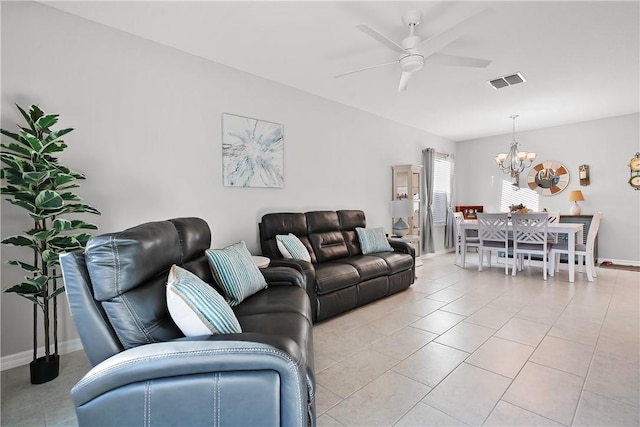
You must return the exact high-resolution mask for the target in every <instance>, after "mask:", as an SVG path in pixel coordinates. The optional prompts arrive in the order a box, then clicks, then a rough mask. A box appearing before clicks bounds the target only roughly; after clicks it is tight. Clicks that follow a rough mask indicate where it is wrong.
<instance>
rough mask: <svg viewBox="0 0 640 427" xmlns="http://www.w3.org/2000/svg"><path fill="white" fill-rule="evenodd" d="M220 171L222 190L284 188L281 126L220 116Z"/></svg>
mask: <svg viewBox="0 0 640 427" xmlns="http://www.w3.org/2000/svg"><path fill="white" fill-rule="evenodd" d="M222 171H223V181H224V186H225V187H262V188H282V187H284V126H283V125H281V124H278V123H272V122H267V121H264V120H258V119H252V118H249V117H242V116H236V115H233V114H226V113H225V114H223V115H222Z"/></svg>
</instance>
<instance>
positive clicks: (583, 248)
mask: <svg viewBox="0 0 640 427" xmlns="http://www.w3.org/2000/svg"><path fill="white" fill-rule="evenodd" d="M601 220H602V212H597V213H596V214H595V215H593V218H592V219H591V225H589V231H588V232H587V240H586V243H585V244H582V243H580V242H576V247H575V254H576V256H578V257H579V258H578V259H579V260H582V257H585V258H586V260H585V270H586V271H587V280H588V281H589V282H593V278H594V277H598V273H597V272H596V259H595V256H594V246H595V241H596V236H597V235H598V230H599V229H600V221H601ZM560 254H567V255H568V254H569V244H568V243H567V242H559V243H555V244H553V245H551V251H550V256H549V262H550V264H551V268H552V270H551V275H553V273H554V271H559V270H560V256H559V255H560ZM569 262H575V259H570V260H569ZM580 264H582V262H580Z"/></svg>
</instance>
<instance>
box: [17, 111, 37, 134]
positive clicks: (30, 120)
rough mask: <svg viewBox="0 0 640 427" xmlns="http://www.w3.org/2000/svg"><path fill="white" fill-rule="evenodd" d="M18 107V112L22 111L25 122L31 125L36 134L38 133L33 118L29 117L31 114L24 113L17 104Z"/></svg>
mask: <svg viewBox="0 0 640 427" xmlns="http://www.w3.org/2000/svg"><path fill="white" fill-rule="evenodd" d="M16 107H18V110H20V114H22V117H24V119H25V121H26V122H27V123H28V124H29V127H30V128H31V130H32V131H33V133H34V134H35V133H36V126H35V121H34V120H32V119H31V116H29V114H27V112H26V111H24V110H23V109H22V108H20V106H19V105H18V104H16ZM32 108H33V106H32ZM36 120H37V119H36ZM21 129H22V128H21Z"/></svg>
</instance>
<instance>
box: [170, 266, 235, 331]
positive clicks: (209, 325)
mask: <svg viewBox="0 0 640 427" xmlns="http://www.w3.org/2000/svg"><path fill="white" fill-rule="evenodd" d="M167 307H168V308H169V314H171V318H172V319H173V321H174V322H175V323H176V325H178V328H180V330H181V331H182V333H183V334H184V335H185V336H187V337H193V336H198V335H211V334H232V333H234V332H242V328H241V327H240V324H239V323H238V319H237V318H236V315H235V314H234V313H233V310H231V307H229V304H227V302H226V301H225V300H224V298H223V297H222V295H220V294H219V293H218V292H217V291H216V290H215V289H214V288H213V287H211V286H210V285H209V284H208V283H206V282H204V281H202V280H201V279H200V278H199V277H198V276H196V275H195V274H193V273H191V272H190V271H188V270H185V269H183V268H180V267H178V266H177V265H173V266H172V267H171V270H170V271H169V279H168V280H167Z"/></svg>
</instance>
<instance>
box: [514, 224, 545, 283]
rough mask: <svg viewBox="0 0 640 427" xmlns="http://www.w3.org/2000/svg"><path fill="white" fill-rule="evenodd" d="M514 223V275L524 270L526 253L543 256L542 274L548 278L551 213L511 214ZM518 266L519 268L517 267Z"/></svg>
mask: <svg viewBox="0 0 640 427" xmlns="http://www.w3.org/2000/svg"><path fill="white" fill-rule="evenodd" d="M511 221H512V223H513V257H514V259H515V262H514V268H513V275H514V276H515V275H516V270H520V271H522V268H523V264H524V254H529V255H532V254H535V255H541V256H542V274H543V277H544V279H545V280H547V256H548V254H549V250H550V249H551V243H550V242H549V241H548V225H549V214H548V213H547V212H538V213H527V214H518V213H514V214H512V215H511ZM516 267H517V268H516Z"/></svg>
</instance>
